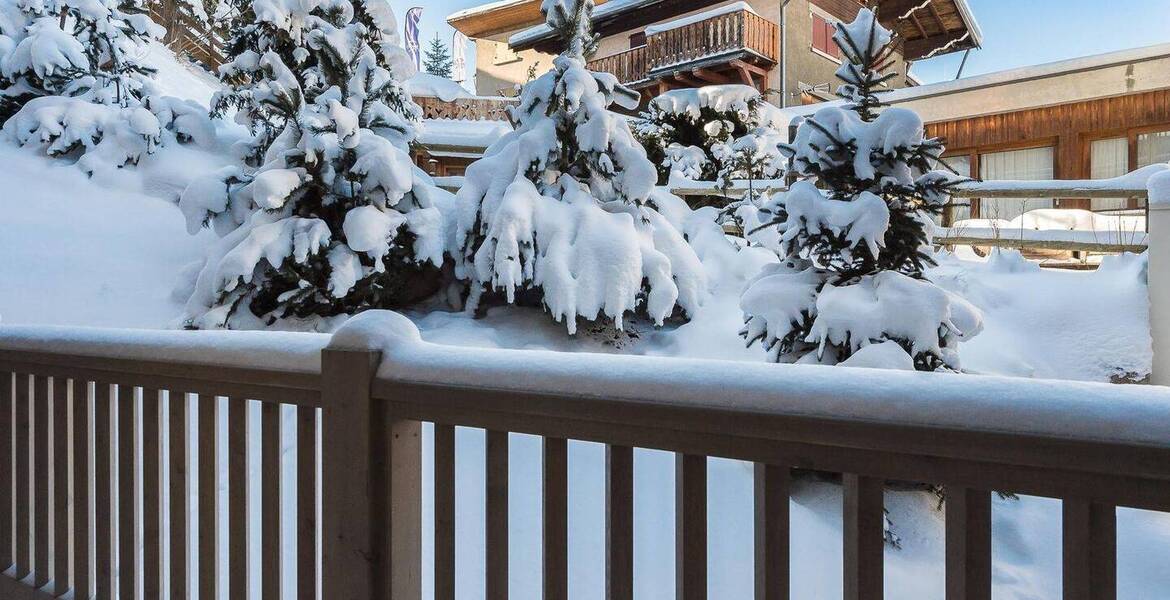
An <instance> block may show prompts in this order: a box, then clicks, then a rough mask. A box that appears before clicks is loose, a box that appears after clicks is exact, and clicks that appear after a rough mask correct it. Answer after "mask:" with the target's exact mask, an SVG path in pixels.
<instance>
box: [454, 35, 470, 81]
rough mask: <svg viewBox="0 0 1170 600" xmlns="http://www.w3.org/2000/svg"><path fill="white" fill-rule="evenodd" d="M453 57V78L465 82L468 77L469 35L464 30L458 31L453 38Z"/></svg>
mask: <svg viewBox="0 0 1170 600" xmlns="http://www.w3.org/2000/svg"><path fill="white" fill-rule="evenodd" d="M451 57H452V60H453V61H454V64H453V65H452V69H451V79H452V80H454V81H457V82H459V83H463V82H464V81H465V80H466V79H467V36H465V35H463V32H462V31H456V32H455V35H454V37H452V38H451Z"/></svg>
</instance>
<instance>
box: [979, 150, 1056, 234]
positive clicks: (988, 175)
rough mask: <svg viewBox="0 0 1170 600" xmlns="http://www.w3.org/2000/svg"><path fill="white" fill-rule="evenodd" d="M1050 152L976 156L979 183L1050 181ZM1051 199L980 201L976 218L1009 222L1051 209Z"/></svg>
mask: <svg viewBox="0 0 1170 600" xmlns="http://www.w3.org/2000/svg"><path fill="white" fill-rule="evenodd" d="M1053 157H1054V155H1053V148H1052V147H1051V146H1049V147H1046V148H1028V149H1026V150H1009V151H1007V152H989V153H987V154H980V155H979V177H980V178H981V179H1009V180H1036V179H1052V176H1053V174H1054V173H1053ZM1052 206H1053V202H1052V199H1051V198H984V199H983V200H981V201H980V203H979V207H980V208H979V216H980V217H981V218H984V219H1005V220H1011V219H1014V218H1015V217H1017V216H1019V215H1022V214H1024V213H1026V212H1028V211H1030V210H1035V209H1038V208H1052Z"/></svg>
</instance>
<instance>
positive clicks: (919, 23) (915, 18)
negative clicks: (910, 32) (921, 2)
mask: <svg viewBox="0 0 1170 600" xmlns="http://www.w3.org/2000/svg"><path fill="white" fill-rule="evenodd" d="M910 22H912V23H914V28H915V29H917V30H918V33H920V34H922V37H923V38H927V37H930V35H929V34H927V33H926V28H925V27H923V26H922V21H920V20H919V19H918V13H916V12H914V13H910ZM944 31H945V30H944Z"/></svg>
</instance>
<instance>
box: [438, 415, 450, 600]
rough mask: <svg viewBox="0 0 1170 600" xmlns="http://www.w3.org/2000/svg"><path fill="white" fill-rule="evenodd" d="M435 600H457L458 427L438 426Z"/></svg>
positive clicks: (439, 424)
mask: <svg viewBox="0 0 1170 600" xmlns="http://www.w3.org/2000/svg"><path fill="white" fill-rule="evenodd" d="M434 493H435V600H455V426H454V425H444V424H441V423H435V492H434Z"/></svg>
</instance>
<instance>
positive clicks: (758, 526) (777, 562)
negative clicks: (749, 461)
mask: <svg viewBox="0 0 1170 600" xmlns="http://www.w3.org/2000/svg"><path fill="white" fill-rule="evenodd" d="M754 484H755V538H756V546H755V556H756V564H755V570H756V586H755V587H756V589H755V592H756V600H788V597H789V574H788V562H789V557H788V547H789V521H788V495H789V469H788V467H786V466H777V465H769V464H764V463H756V464H755V478H754Z"/></svg>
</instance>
